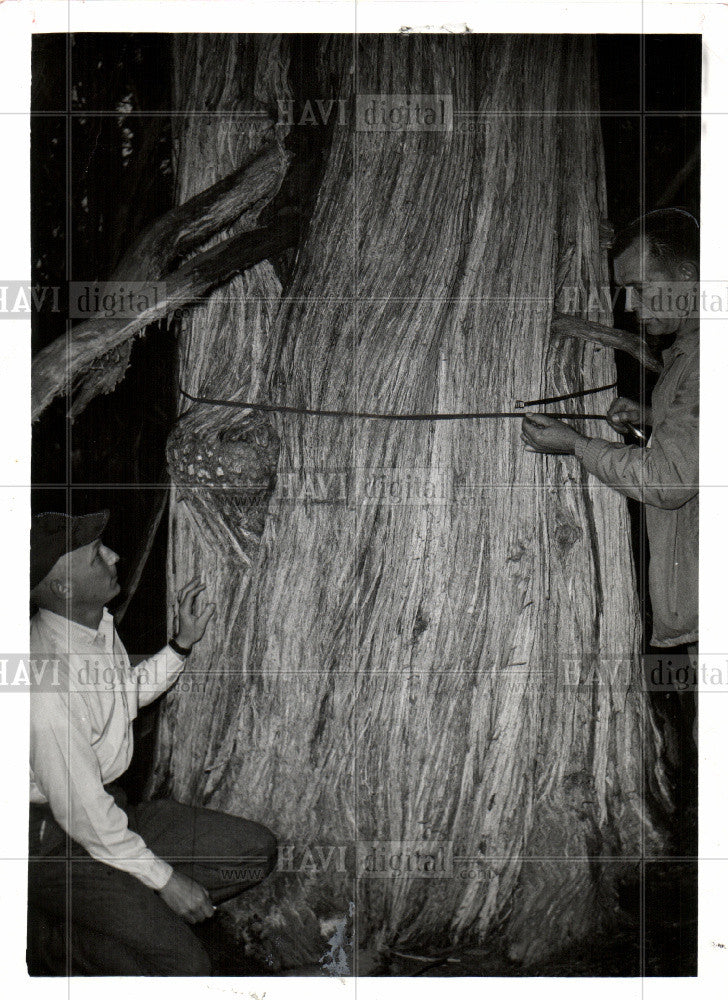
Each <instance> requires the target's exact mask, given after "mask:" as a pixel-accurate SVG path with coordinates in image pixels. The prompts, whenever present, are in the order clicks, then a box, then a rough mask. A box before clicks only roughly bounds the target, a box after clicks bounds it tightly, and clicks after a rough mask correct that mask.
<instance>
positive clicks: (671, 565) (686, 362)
mask: <svg viewBox="0 0 728 1000" xmlns="http://www.w3.org/2000/svg"><path fill="white" fill-rule="evenodd" d="M663 361H664V368H663V370H662V372H661V374H660V377H659V379H658V381H657V384H656V386H655V388H654V390H653V393H652V434H651V436H650V439H649V441H648V444H647V447H645V448H640V447H637V446H632V445H629V446H628V445H622V444H615V443H613V442H611V441H603V440H601V439H600V438H586V439H582V440H579V441H578V442H577V444H576V449H575V454H576V457H577V458H578V459H579V460H580V461H581V463H582V465H583V466H584V468H586V469H587V470H588V471H589V472H590V473H591V474H592V475H594V476H596V477H597V479H600V480H601V481H602V482H603V483H605V484H606V485H607V486H611V487H612V488H613V489H615V490H617V491H618V492H619V493H623V494H624V495H625V496H628V497H633V498H634V499H635V500H640V501H641V502H642V503H644V504H645V506H646V512H645V513H646V522H647V536H648V538H649V543H650V569H649V586H650V600H651V602H652V617H653V634H652V645H653V646H678V645H681V644H682V643H687V642H697V640H698V417H699V396H700V337H699V332H698V330H697V329H695V330H689V331H686V332H683V333H680V334H679V335H678V337H677V338H676V339H675V342H674V343H673V345H672V346H671V347H670V348H668V349H667V350H666V351H665V352H664V353H663Z"/></svg>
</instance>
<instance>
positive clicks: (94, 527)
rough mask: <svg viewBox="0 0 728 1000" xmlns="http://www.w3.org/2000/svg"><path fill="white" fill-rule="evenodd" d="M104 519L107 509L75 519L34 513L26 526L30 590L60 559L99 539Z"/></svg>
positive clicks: (107, 517)
mask: <svg viewBox="0 0 728 1000" xmlns="http://www.w3.org/2000/svg"><path fill="white" fill-rule="evenodd" d="M108 520H109V512H108V510H100V511H99V512H98V513H97V514H82V515H80V516H78V517H71V516H70V515H69V514H56V513H55V512H54V511H50V512H48V513H46V514H36V515H35V517H34V518H33V520H32V522H31V525H30V589H31V590H33V588H34V587H37V586H38V584H39V583H40V581H41V580H43V579H45V577H46V576H48V574H49V573H50V571H51V570H52V569H53V567H54V566H55V564H56V563H57V561H58V560H59V559H60V558H61V556H64V555H65V554H66V553H67V552H73V550H74V549H80V548H82V546H84V545H88V544H89V543H90V542H95V541H96V539H97V538H100V537H101V532H102V531H103V530H104V528H105V527H106V522H107V521H108Z"/></svg>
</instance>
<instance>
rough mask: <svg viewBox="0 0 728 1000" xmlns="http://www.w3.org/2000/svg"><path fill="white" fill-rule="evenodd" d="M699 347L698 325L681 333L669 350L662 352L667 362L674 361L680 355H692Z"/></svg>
mask: <svg viewBox="0 0 728 1000" xmlns="http://www.w3.org/2000/svg"><path fill="white" fill-rule="evenodd" d="M699 346H700V326H699V324H697V323H696V324H695V326H692V327H689V328H688V329H687V330H684V331H683V332H681V333H679V334H678V335H677V337H676V338H675V340H674V341H673V343H672V344H671V345H670V346H669V347H668V348H667V350H666V351H663V352H662V356H663V358H664V360H665V361H666V362H669V361H673V360H674V359H675V358H676V357H677V356H678V354H691V353H692V352H693V351H695V350H697V349H698V347H699Z"/></svg>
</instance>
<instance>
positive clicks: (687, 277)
mask: <svg viewBox="0 0 728 1000" xmlns="http://www.w3.org/2000/svg"><path fill="white" fill-rule="evenodd" d="M678 271H679V272H680V277H681V278H682V280H683V281H696V280H697V277H698V269H697V267H696V265H695V264H693V262H692V261H691V260H684V261H682V263H681V264H680V266H679V267H678Z"/></svg>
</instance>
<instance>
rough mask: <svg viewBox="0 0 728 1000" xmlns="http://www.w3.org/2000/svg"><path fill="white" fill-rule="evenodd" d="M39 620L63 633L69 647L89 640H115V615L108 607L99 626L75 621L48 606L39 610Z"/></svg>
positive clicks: (103, 642) (98, 643)
mask: <svg viewBox="0 0 728 1000" xmlns="http://www.w3.org/2000/svg"><path fill="white" fill-rule="evenodd" d="M38 622H39V624H43V625H46V626H48V627H49V628H51V629H53V631H54V632H60V633H62V635H63V637H64V639H65V640H66V641H67V642H68V645H69V649H72V647H73V645H74V644H75V643H77V642H88V643H93V644H95V645H99V646H101V645H103V646H107V645H110V643H109V639H111V640H112V641H113V635H114V616H113V615H112V614H110V613H109V609H108V608H104V610H103V613H102V615H101V621H100V622H99V627H98V628H88V626H87V625H82V624H81V623H80V622H75V621H73V619H71V618H66V616H65V615H59V614H56V612H55V611H49V610H48V608H40V609H39V610H38Z"/></svg>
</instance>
